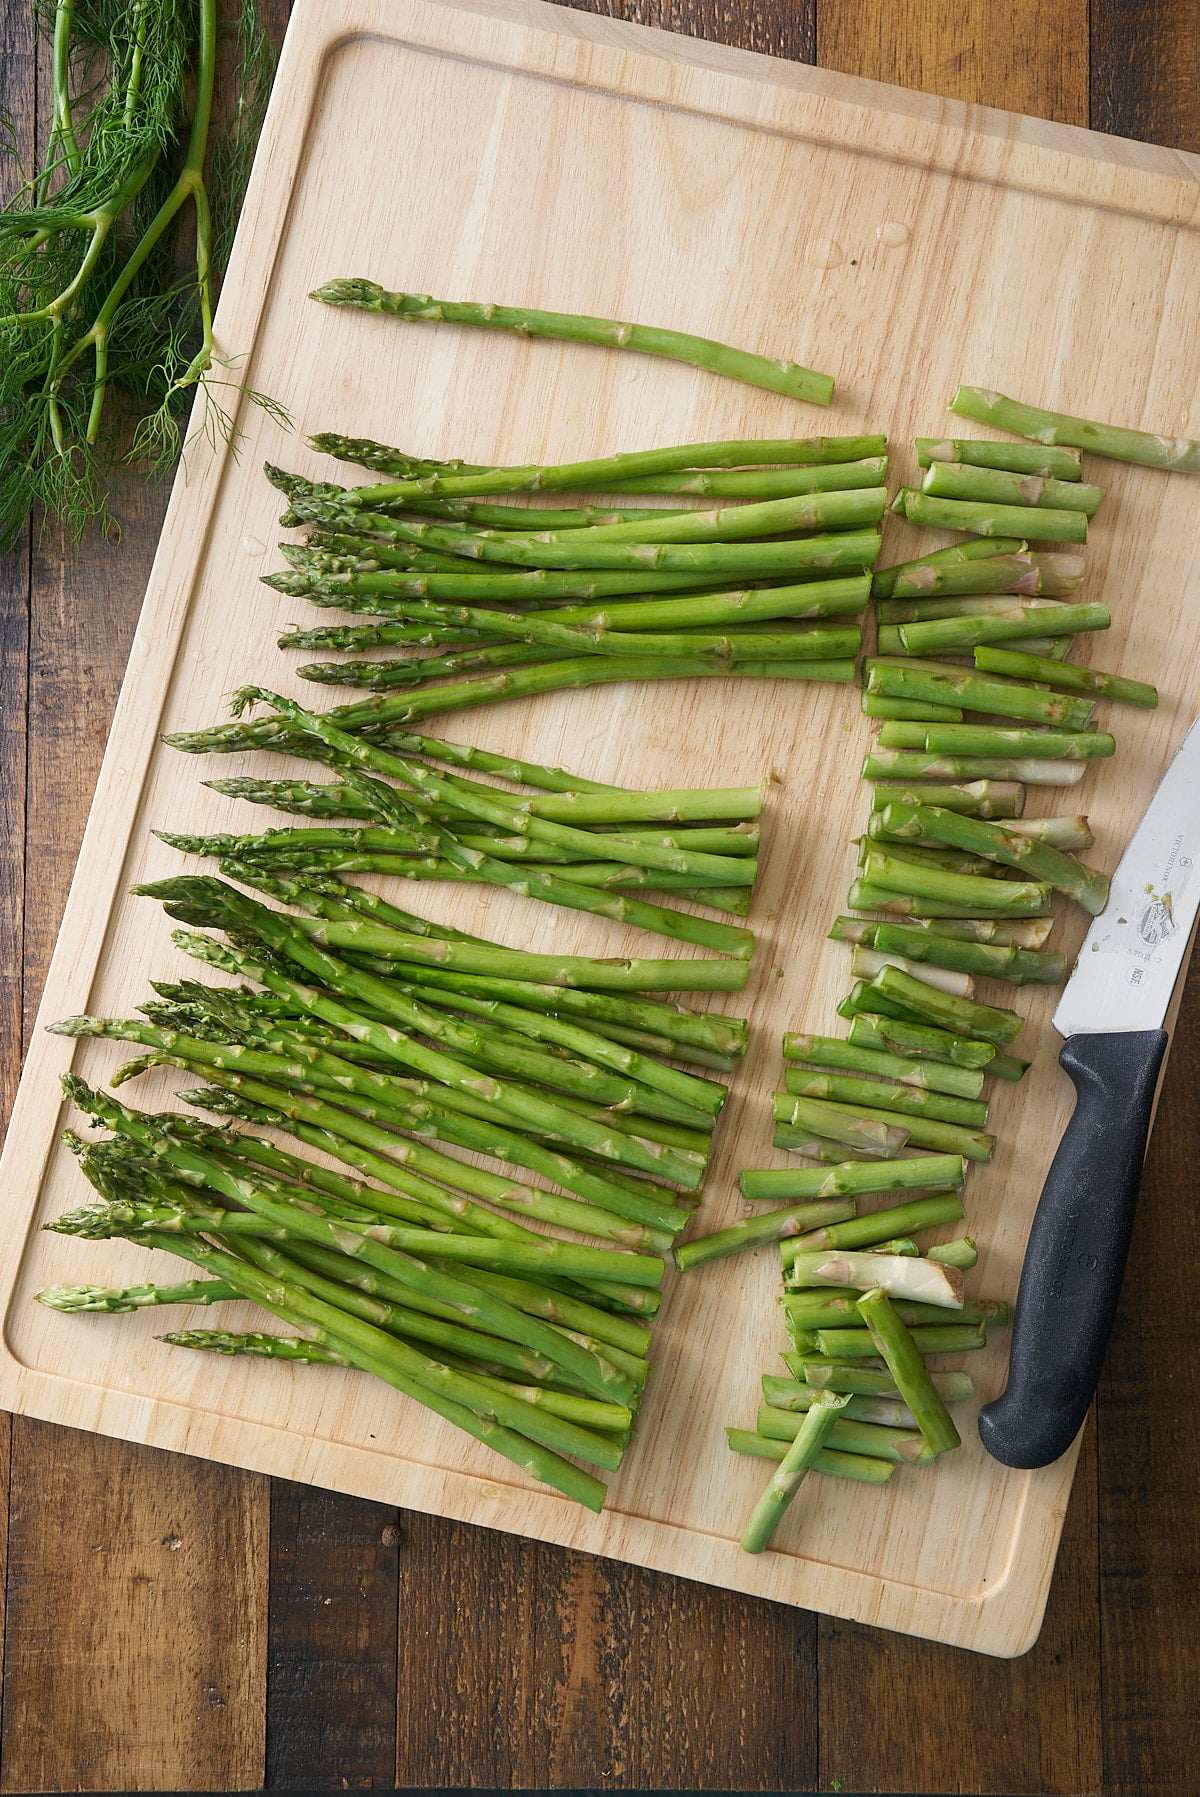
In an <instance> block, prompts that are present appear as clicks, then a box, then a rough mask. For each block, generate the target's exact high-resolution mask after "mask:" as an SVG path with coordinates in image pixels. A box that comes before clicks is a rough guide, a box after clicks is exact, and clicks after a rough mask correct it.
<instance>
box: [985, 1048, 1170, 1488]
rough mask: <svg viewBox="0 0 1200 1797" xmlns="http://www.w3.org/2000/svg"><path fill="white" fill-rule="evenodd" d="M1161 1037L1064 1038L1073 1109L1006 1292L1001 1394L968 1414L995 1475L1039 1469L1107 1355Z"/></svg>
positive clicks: (1064, 1434)
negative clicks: (1000, 1467) (1009, 1301)
mask: <svg viewBox="0 0 1200 1797" xmlns="http://www.w3.org/2000/svg"><path fill="white" fill-rule="evenodd" d="M1166 1046H1167V1032H1166V1031H1165V1030H1131V1031H1127V1032H1122V1033H1119V1034H1112V1035H1096V1036H1072V1037H1071V1038H1070V1039H1069V1040H1068V1041H1067V1042H1066V1043H1065V1044H1064V1046H1063V1051H1062V1053H1061V1054H1060V1055H1059V1057H1058V1059H1059V1065H1060V1066H1062V1067H1064V1068H1065V1069H1066V1071H1067V1072H1068V1073H1069V1074H1070V1076H1071V1078H1072V1080H1073V1081H1074V1084H1075V1092H1076V1100H1075V1110H1074V1113H1073V1115H1072V1117H1071V1120H1070V1122H1069V1123H1068V1124H1067V1127H1066V1130H1065V1131H1064V1133H1063V1138H1062V1141H1061V1142H1060V1143H1059V1145H1058V1152H1057V1153H1056V1154H1055V1156H1054V1160H1053V1161H1052V1163H1051V1166H1050V1171H1049V1173H1048V1174H1047V1175H1046V1183H1045V1185H1044V1186H1043V1187H1042V1195H1041V1197H1040V1199H1039V1200H1038V1207H1037V1211H1036V1212H1035V1214H1034V1219H1033V1227H1032V1229H1031V1230H1030V1232H1029V1244H1028V1246H1027V1248H1026V1250H1025V1264H1024V1266H1023V1267H1022V1269H1021V1283H1020V1286H1019V1287H1018V1290H1017V1306H1016V1313H1015V1316H1014V1318H1013V1335H1012V1350H1011V1354H1010V1357H1009V1366H1008V1384H1007V1386H1006V1387H1005V1389H1004V1391H1003V1392H1001V1394H1000V1396H999V1397H998V1398H996V1399H994V1400H993V1402H992V1403H990V1404H985V1405H984V1407H983V1409H982V1410H981V1411H980V1413H979V1436H980V1440H981V1441H982V1442H983V1445H984V1447H985V1448H986V1449H987V1451H988V1453H989V1454H991V1455H992V1457H993V1459H995V1460H1000V1461H1003V1463H1004V1465H1005V1466H1021V1467H1032V1466H1048V1465H1049V1464H1050V1462H1051V1461H1052V1460H1057V1459H1058V1457H1059V1455H1060V1454H1065V1453H1066V1451H1067V1449H1068V1448H1069V1447H1070V1445H1071V1443H1072V1442H1073V1441H1074V1439H1075V1437H1076V1435H1077V1434H1078V1433H1079V1430H1080V1429H1081V1427H1082V1426H1083V1420H1084V1418H1085V1417H1086V1416H1087V1413H1088V1406H1089V1404H1090V1403H1091V1401H1092V1393H1093V1392H1094V1391H1095V1389H1096V1381H1097V1379H1098V1378H1099V1377H1100V1366H1101V1363H1102V1361H1103V1359H1104V1350H1105V1348H1106V1347H1107V1346H1108V1338H1109V1334H1110V1333H1111V1330H1112V1325H1113V1318H1114V1316H1115V1315H1116V1309H1117V1298H1118V1296H1119V1295H1120V1291H1121V1278H1122V1275H1123V1274H1124V1271H1125V1258H1126V1255H1127V1254H1128V1252H1129V1238H1130V1235H1131V1234H1132V1232H1133V1212H1134V1206H1135V1204H1136V1202H1137V1194H1138V1186H1139V1184H1140V1182H1141V1177H1142V1160H1143V1157H1144V1155H1145V1151H1146V1138H1147V1136H1148V1135H1149V1133H1150V1116H1151V1112H1152V1110H1153V1108H1154V1089H1155V1086H1156V1085H1157V1083H1158V1072H1159V1068H1160V1067H1161V1066H1162V1059H1163V1054H1164V1052H1165V1050H1166Z"/></svg>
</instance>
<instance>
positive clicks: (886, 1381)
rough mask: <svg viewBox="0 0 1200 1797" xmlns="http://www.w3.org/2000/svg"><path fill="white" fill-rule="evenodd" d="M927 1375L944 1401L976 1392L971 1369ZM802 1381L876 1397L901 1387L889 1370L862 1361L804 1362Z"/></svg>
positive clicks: (894, 1392)
mask: <svg viewBox="0 0 1200 1797" xmlns="http://www.w3.org/2000/svg"><path fill="white" fill-rule="evenodd" d="M929 1377H930V1381H931V1382H932V1385H933V1389H934V1390H935V1391H936V1392H937V1394H938V1396H939V1397H940V1398H941V1400H942V1402H943V1404H965V1403H967V1402H968V1401H969V1399H971V1398H973V1397H974V1395H975V1385H974V1381H973V1380H972V1378H971V1375H970V1373H930V1375H929ZM804 1381H805V1383H806V1384H808V1385H814V1386H816V1388H817V1389H818V1390H819V1391H844V1392H846V1393H848V1394H850V1393H853V1394H856V1395H861V1396H863V1397H876V1398H894V1397H899V1395H900V1388H899V1386H898V1385H897V1384H896V1382H895V1380H894V1379H893V1378H892V1375H891V1374H890V1373H889V1372H886V1371H885V1372H876V1371H875V1370H874V1369H873V1368H871V1367H866V1366H862V1365H858V1366H855V1365H853V1364H851V1365H847V1366H844V1367H838V1366H805V1369H804ZM910 1415H911V1412H910Z"/></svg>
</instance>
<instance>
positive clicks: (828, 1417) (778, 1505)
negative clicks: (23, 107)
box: [740, 1391, 847, 1554]
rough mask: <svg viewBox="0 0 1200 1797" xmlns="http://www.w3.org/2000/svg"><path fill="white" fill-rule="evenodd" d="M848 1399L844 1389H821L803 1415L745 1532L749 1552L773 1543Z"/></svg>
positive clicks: (744, 1542) (746, 1550) (743, 1536)
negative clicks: (787, 1511) (806, 1474)
mask: <svg viewBox="0 0 1200 1797" xmlns="http://www.w3.org/2000/svg"><path fill="white" fill-rule="evenodd" d="M846 1403H847V1399H846V1398H845V1396H844V1395H843V1394H841V1393H835V1392H828V1391H826V1392H821V1393H819V1394H818V1402H817V1403H815V1404H814V1405H813V1407H812V1409H811V1410H809V1411H807V1412H806V1413H805V1415H804V1417H803V1418H802V1419H801V1422H800V1427H799V1430H798V1432H797V1434H796V1438H795V1440H794V1441H793V1442H792V1443H791V1445H790V1446H789V1447H788V1449H787V1451H786V1453H785V1454H784V1457H783V1459H782V1461H781V1462H780V1464H779V1466H778V1468H777V1469H776V1471H775V1472H774V1473H772V1475H771V1479H770V1483H769V1484H768V1486H767V1489H766V1490H765V1491H764V1493H763V1495H762V1497H761V1498H760V1499H759V1501H758V1503H757V1504H756V1506H755V1508H754V1510H753V1512H752V1514H751V1516H750V1520H749V1522H748V1523H747V1524H746V1527H745V1530H744V1531H743V1534H742V1539H741V1543H740V1545H741V1547H742V1549H743V1551H744V1552H746V1553H748V1554H761V1553H763V1552H764V1551H765V1549H766V1548H768V1547H769V1546H770V1543H771V1537H772V1536H773V1535H774V1533H775V1530H776V1529H777V1528H778V1526H779V1523H780V1522H781V1520H782V1518H783V1513H784V1511H785V1510H786V1509H787V1507H788V1505H789V1504H790V1503H791V1501H792V1499H793V1498H794V1497H795V1495H796V1492H797V1490H798V1488H799V1485H800V1481H801V1480H802V1479H803V1477H804V1475H805V1473H806V1472H807V1471H808V1468H809V1467H810V1466H811V1465H812V1462H813V1459H814V1457H815V1456H816V1454H817V1453H818V1452H819V1450H820V1449H821V1448H822V1447H823V1446H824V1444H825V1441H826V1439H827V1438H828V1436H829V1434H830V1431H831V1430H832V1428H833V1425H834V1423H835V1422H836V1421H837V1420H838V1412H839V1411H841V1410H844V1409H845V1407H846Z"/></svg>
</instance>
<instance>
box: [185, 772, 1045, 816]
mask: <svg viewBox="0 0 1200 1797" xmlns="http://www.w3.org/2000/svg"><path fill="white" fill-rule="evenodd" d="M210 784H216V782H210ZM893 800H899V802H900V803H901V804H902V805H941V806H942V807H943V808H944V809H945V810H947V811H962V812H965V813H966V815H967V816H968V817H1020V815H1021V813H1022V812H1023V811H1024V809H1025V788H1024V787H1023V786H1021V785H1019V784H1018V783H1017V782H1016V781H1014V780H975V781H973V782H972V783H971V784H970V785H967V786H951V785H940V786H939V785H935V784H932V783H926V784H925V785H910V786H905V785H903V784H902V783H900V782H898V781H896V782H889V781H880V782H878V783H877V784H876V786H875V790H874V792H873V793H872V795H871V807H872V809H873V810H875V811H882V810H883V808H884V806H885V805H889V804H891V803H892V801H893Z"/></svg>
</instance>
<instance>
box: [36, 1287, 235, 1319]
mask: <svg viewBox="0 0 1200 1797" xmlns="http://www.w3.org/2000/svg"><path fill="white" fill-rule="evenodd" d="M237 1296H238V1294H237V1292H235V1291H234V1289H233V1287H232V1286H231V1285H227V1284H226V1283H225V1281H224V1280H223V1279H185V1280H182V1281H180V1282H179V1283H178V1284H175V1285H118V1286H108V1285H51V1286H47V1287H46V1288H45V1290H44V1291H40V1292H35V1293H34V1297H35V1298H36V1299H37V1301H38V1303H39V1304H44V1305H46V1307H47V1309H49V1310H61V1311H68V1312H70V1313H72V1314H75V1313H77V1312H82V1311H103V1312H106V1313H109V1314H111V1313H114V1312H120V1311H129V1310H147V1309H155V1308H157V1307H158V1306H159V1305H163V1304H223V1303H225V1302H226V1301H228V1300H230V1299H232V1300H236V1298H237Z"/></svg>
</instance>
